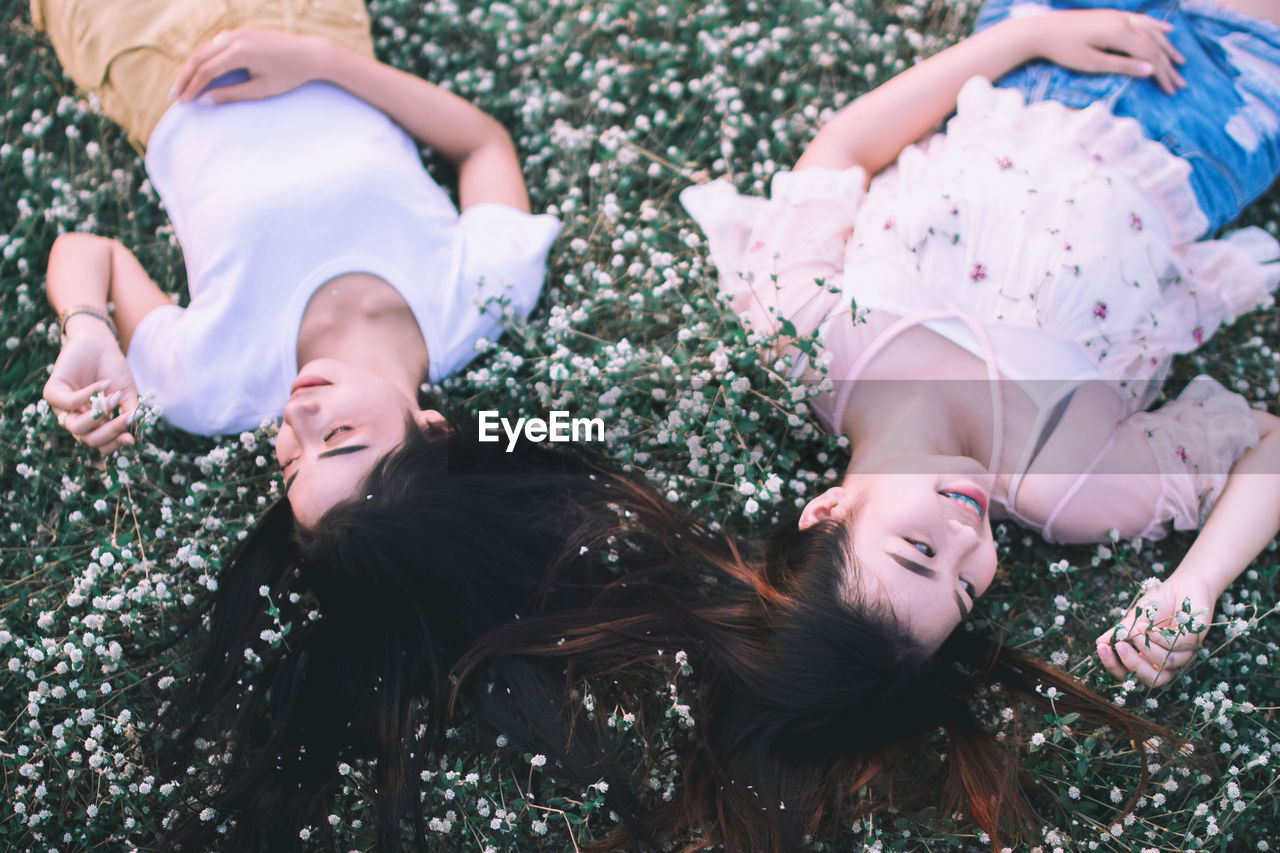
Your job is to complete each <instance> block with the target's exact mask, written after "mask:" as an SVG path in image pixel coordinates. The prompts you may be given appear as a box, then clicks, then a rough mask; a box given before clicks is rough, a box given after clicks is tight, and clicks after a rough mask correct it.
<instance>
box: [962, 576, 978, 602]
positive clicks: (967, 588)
mask: <svg viewBox="0 0 1280 853" xmlns="http://www.w3.org/2000/svg"><path fill="white" fill-rule="evenodd" d="M960 588H961V589H963V590H964V594H965V595H967V596H969V600H970V601H976V600H977V598H978V588H977V587H975V586H974V585H973V584H971V583H969V582H968V581H967V580H965V579H964V578H961V579H960Z"/></svg>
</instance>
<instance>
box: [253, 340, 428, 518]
mask: <svg viewBox="0 0 1280 853" xmlns="http://www.w3.org/2000/svg"><path fill="white" fill-rule="evenodd" d="M410 414H412V415H413V417H414V420H416V421H417V422H418V423H419V424H420V425H421V426H424V427H425V426H426V425H427V424H429V423H435V422H443V421H444V418H443V416H442V415H441V414H440V413H439V412H435V411H421V410H419V409H418V407H417V405H416V401H414V400H411V399H409V398H408V397H406V396H405V394H404V392H402V391H401V390H400V389H399V388H398V387H397V386H395V385H393V384H392V383H390V382H388V381H387V380H386V379H385V378H384V377H382V376H381V375H379V374H377V373H374V372H372V371H369V370H366V369H364V368H361V367H357V366H355V365H352V364H349V363H347V362H343V361H336V360H334V359H317V360H315V361H311V362H308V363H307V364H305V365H303V366H302V368H301V369H300V370H299V371H298V378H297V380H295V381H294V383H293V391H292V394H291V395H290V397H289V402H288V404H287V405H285V407H284V420H283V421H282V422H281V424H280V432H279V433H278V434H277V436H276V460H277V461H278V462H279V463H280V467H281V468H282V469H283V470H284V482H285V494H286V495H287V496H288V498H289V504H290V506H291V507H292V509H293V516H294V518H295V519H296V520H297V522H298V524H300V525H302V526H303V527H310V526H312V525H313V524H314V523H315V522H316V521H317V520H318V519H319V518H320V516H322V515H324V514H325V512H327V511H328V510H329V508H330V507H332V506H333V505H334V504H336V503H339V502H341V501H344V500H346V499H348V498H350V497H352V495H353V494H354V492H355V489H356V487H357V486H358V485H359V484H360V482H361V481H362V480H363V479H364V477H365V475H366V474H368V473H369V470H370V469H371V468H372V467H373V465H374V463H375V462H377V461H378V460H379V459H381V458H382V457H383V456H384V455H386V454H387V453H389V452H390V451H392V450H394V449H395V448H396V447H397V446H399V444H400V443H401V442H402V441H403V440H404V430H405V419H406V416H408V415H410Z"/></svg>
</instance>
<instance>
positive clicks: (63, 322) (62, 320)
mask: <svg viewBox="0 0 1280 853" xmlns="http://www.w3.org/2000/svg"><path fill="white" fill-rule="evenodd" d="M77 314H87V315H88V316H90V317H96V318H97V319H99V320H101V321H102V322H104V323H106V324H107V328H108V329H110V330H111V334H112V335H116V324H115V322H113V321H112V319H111V316H110V315H109V314H107V312H106V311H102V310H100V309H98V308H94V307H93V306H92V305H72V306H71V307H70V308H68V309H67V310H66V311H65V312H63V314H62V315H61V316H60V317H58V325H59V328H60V330H61V332H62V336H63V337H64V338H65V337H66V336H67V321H68V320H70V319H71V318H72V317H74V316H76V315H77Z"/></svg>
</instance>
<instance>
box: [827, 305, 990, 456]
mask: <svg viewBox="0 0 1280 853" xmlns="http://www.w3.org/2000/svg"><path fill="white" fill-rule="evenodd" d="M953 319H958V320H960V321H961V322H963V323H964V324H965V325H966V326H968V328H969V331H970V333H972V334H973V337H974V340H976V341H977V342H978V346H979V347H981V349H982V351H981V353H973V354H974V355H980V356H981V357H982V360H983V361H984V362H985V363H986V366H987V385H988V387H989V390H990V394H991V456H990V460H989V462H988V464H987V471H988V473H994V472H995V470H996V468H997V466H998V465H999V464H1000V454H1001V452H1002V451H1003V450H1004V402H1003V400H1002V398H1001V394H1000V382H999V379H1000V366H999V364H998V363H997V361H996V351H995V347H994V346H993V345H992V343H991V336H990V335H988V334H987V330H986V328H985V327H983V325H982V324H981V323H979V322H978V321H977V320H975V319H973V318H972V317H970V316H968V315H966V314H962V313H960V312H958V311H932V312H929V313H925V314H916V315H914V316H911V317H903V318H902V319H900V320H898V321H897V322H895V323H894V324H893V325H891V326H890V327H889V328H887V329H885V330H884V331H883V332H881V333H880V335H879V336H878V337H877V338H876V339H875V340H874V341H872V342H871V345H870V346H868V347H867V348H866V349H864V350H863V351H862V352H861V354H859V356H858V358H857V359H856V360H855V361H854V362H853V365H852V366H851V367H850V368H849V372H848V373H847V374H846V375H845V381H844V383H843V384H842V386H841V388H840V392H839V394H837V395H836V404H835V408H834V409H833V411H834V412H837V413H840V412H843V411H844V410H845V407H846V406H848V405H849V397H850V396H851V395H852V394H853V386H854V384H855V383H856V382H857V381H858V379H860V378H861V377H862V374H863V372H864V371H865V370H866V369H867V365H869V364H870V363H871V361H872V359H874V358H875V357H876V356H878V355H879V354H880V353H881V352H882V351H883V350H884V348H885V347H886V346H888V345H889V344H891V343H893V341H894V339H895V338H897V337H898V336H899V335H901V334H902V333H903V332H905V331H907V330H908V329H911V328H914V327H915V326H923V325H925V324H927V323H932V322H934V321H937V320H953ZM930 331H933V330H932V329H930ZM934 334H938V333H937V332H934ZM939 336H940V337H944V338H945V336H942V335H939ZM945 339H946V340H948V341H950V342H951V343H954V344H955V345H956V346H960V347H961V348H965V347H963V346H962V345H961V344H959V343H956V342H955V341H951V339H950V338H945Z"/></svg>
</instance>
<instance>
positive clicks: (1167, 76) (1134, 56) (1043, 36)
mask: <svg viewBox="0 0 1280 853" xmlns="http://www.w3.org/2000/svg"><path fill="white" fill-rule="evenodd" d="M1021 20H1023V21H1024V22H1025V25H1026V26H1028V28H1029V29H1030V31H1031V37H1032V39H1033V41H1034V47H1035V51H1036V53H1037V54H1038V55H1039V56H1042V57H1043V58H1045V59H1048V60H1049V61H1050V62H1055V63H1057V64H1058V65H1061V66H1063V67H1064V68H1071V69H1074V70H1076V71H1084V72H1086V73H1090V74H1128V75H1130V76H1132V77H1151V78H1153V79H1154V80H1155V82H1156V84H1157V85H1159V86H1160V88H1161V89H1163V90H1164V91H1165V93H1166V94H1169V95H1172V94H1174V93H1175V92H1177V90H1178V89H1180V88H1182V87H1184V86H1186V85H1187V81H1186V80H1184V79H1182V75H1181V74H1179V73H1178V71H1177V69H1176V68H1174V65H1176V64H1181V63H1182V62H1183V56H1182V54H1181V53H1179V52H1178V49H1177V48H1176V47H1174V46H1173V44H1171V43H1170V41H1169V37H1168V35H1167V33H1168V32H1169V31H1170V30H1172V29H1173V25H1172V24H1170V23H1168V22H1166V21H1161V20H1159V19H1158V18H1152V17H1149V16H1147V15H1139V14H1136V13H1133V12H1121V11H1119V10H1117V9H1076V10H1070V11H1060V12H1049V13H1045V14H1041V15H1033V16H1030V17H1027V18H1024V19H1021Z"/></svg>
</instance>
